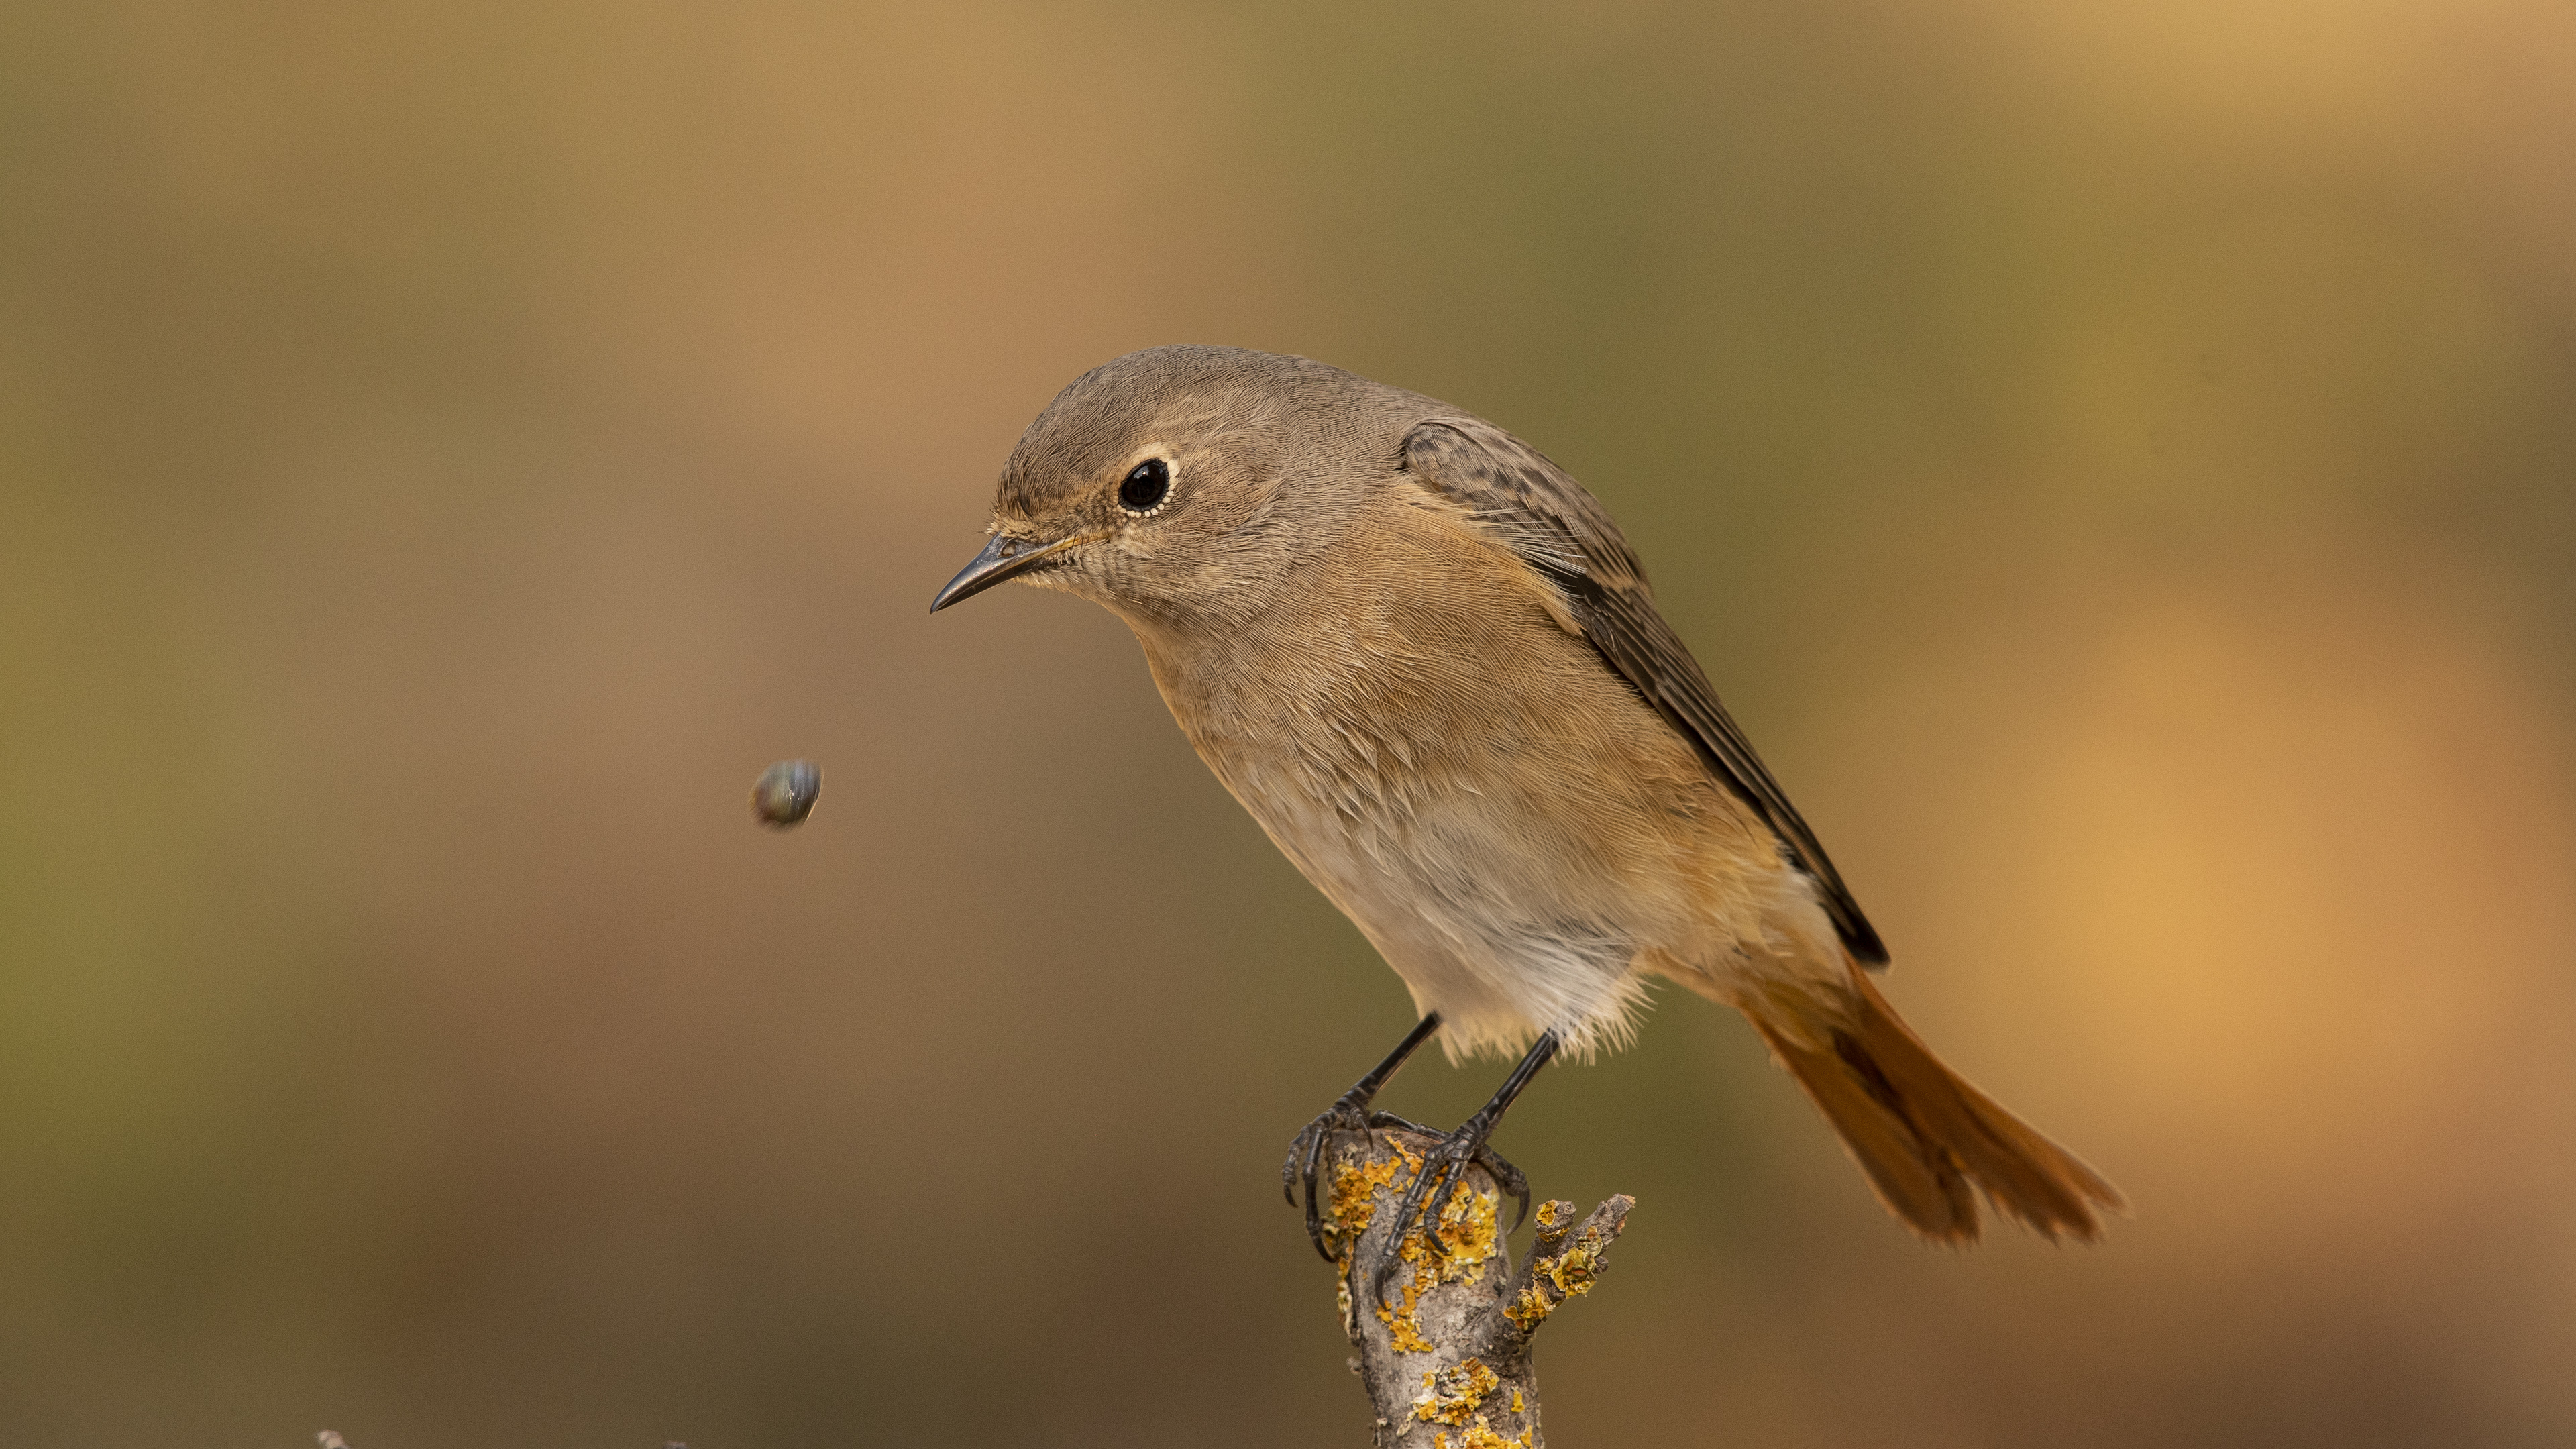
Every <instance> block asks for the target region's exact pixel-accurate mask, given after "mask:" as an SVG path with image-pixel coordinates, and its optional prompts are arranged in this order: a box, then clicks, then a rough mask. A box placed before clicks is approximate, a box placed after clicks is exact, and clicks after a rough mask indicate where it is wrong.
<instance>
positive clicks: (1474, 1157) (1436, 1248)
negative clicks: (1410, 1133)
mask: <svg viewBox="0 0 2576 1449" xmlns="http://www.w3.org/2000/svg"><path fill="white" fill-rule="evenodd" d="M1492 1131H1493V1125H1492V1124H1491V1123H1490V1122H1487V1121H1485V1120H1483V1119H1482V1114H1479V1115H1478V1116H1476V1117H1470V1118H1468V1119H1467V1122H1466V1125H1464V1126H1462V1127H1460V1128H1459V1129H1458V1130H1457V1131H1455V1132H1452V1133H1449V1134H1448V1135H1447V1136H1444V1137H1442V1138H1441V1139H1440V1143H1439V1145H1438V1146H1436V1147H1433V1148H1432V1149H1431V1150H1430V1151H1428V1152H1425V1153H1423V1154H1422V1167H1421V1170H1420V1171H1418V1172H1416V1173H1414V1175H1413V1181H1412V1183H1411V1184H1410V1185H1408V1186H1407V1187H1406V1188H1405V1190H1404V1197H1403V1199H1402V1200H1401V1201H1400V1202H1398V1203H1397V1204H1396V1207H1395V1217H1394V1218H1393V1220H1392V1227H1393V1230H1392V1231H1391V1232H1390V1233H1389V1234H1388V1236H1387V1239H1386V1256H1385V1257H1383V1258H1380V1259H1379V1260H1378V1265H1377V1268H1376V1270H1375V1272H1374V1273H1373V1274H1372V1275H1371V1277H1370V1279H1369V1294H1370V1296H1371V1297H1373V1298H1375V1299H1376V1300H1377V1301H1378V1302H1380V1303H1383V1302H1385V1301H1386V1280H1387V1279H1388V1277H1390V1276H1391V1275H1392V1274H1393V1273H1394V1272H1395V1263H1396V1257H1397V1249H1398V1248H1400V1247H1401V1246H1402V1245H1403V1242H1404V1237H1405V1234H1407V1233H1410V1232H1413V1231H1415V1230H1416V1229H1417V1228H1419V1230H1420V1231H1421V1233H1422V1247H1423V1251H1425V1252H1426V1253H1429V1254H1431V1255H1433V1256H1435V1257H1446V1256H1447V1255H1448V1252H1449V1249H1448V1247H1447V1246H1446V1245H1445V1244H1443V1243H1442V1242H1441V1241H1440V1234H1439V1233H1438V1232H1437V1231H1435V1230H1434V1229H1433V1228H1432V1226H1431V1224H1432V1223H1434V1222H1436V1221H1437V1220H1438V1217H1439V1214H1440V1213H1442V1212H1444V1211H1446V1210H1447V1208H1448V1205H1449V1199H1450V1198H1451V1197H1454V1196H1455V1195H1456V1194H1457V1192H1458V1190H1459V1189H1461V1188H1463V1187H1465V1186H1466V1185H1467V1168H1468V1166H1469V1165H1470V1164H1474V1165H1477V1166H1481V1167H1483V1168H1484V1169H1485V1171H1487V1172H1489V1173H1491V1174H1493V1177H1494V1181H1495V1183H1496V1184H1497V1185H1498V1186H1500V1187H1502V1188H1503V1190H1504V1191H1506V1192H1509V1193H1511V1194H1512V1195H1513V1196H1514V1197H1516V1198H1518V1199H1519V1201H1520V1204H1521V1213H1522V1215H1523V1216H1527V1215H1528V1212H1529V1180H1528V1179H1527V1178H1526V1177H1524V1176H1522V1174H1521V1170H1520V1169H1519V1168H1517V1167H1514V1166H1512V1165H1511V1163H1509V1162H1507V1161H1505V1160H1504V1159H1503V1158H1502V1156H1501V1155H1500V1154H1498V1153H1496V1152H1494V1151H1492V1150H1491V1149H1489V1148H1487V1147H1486V1146H1485V1137H1486V1135H1487V1134H1489V1133H1490V1132H1492ZM1435 1191H1436V1192H1438V1193H1439V1194H1440V1196H1439V1197H1438V1198H1437V1199H1436V1201H1435V1199H1434V1197H1433V1193H1434V1192H1435ZM1512 1226H1513V1227H1514V1228H1515V1229H1517V1228H1518V1227H1519V1226H1520V1224H1519V1223H1518V1222H1517V1221H1516V1222H1514V1223H1513V1224H1512Z"/></svg>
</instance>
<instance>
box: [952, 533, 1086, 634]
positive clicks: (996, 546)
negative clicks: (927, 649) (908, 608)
mask: <svg viewBox="0 0 2576 1449" xmlns="http://www.w3.org/2000/svg"><path fill="white" fill-rule="evenodd" d="M1086 542H1089V535H1083V534H1077V535H1075V536H1074V537H1072V538H1063V539H1058V540H1056V541H1055V542H1054V543H1047V544H1037V543H1030V542H1028V541H1027V540H1025V539H1018V538H1012V537H1010V536H1008V535H1006V534H999V533H997V534H994V535H993V537H992V538H991V540H989V541H988V542H986V543H985V545H984V551H983V552H982V553H979V554H977V555H975V561H974V562H973V563H970V564H968V565H966V567H964V568H962V569H960V570H958V571H957V577H955V578H953V579H950V580H949V581H948V587H946V588H944V589H941V590H940V591H939V594H938V597H936V598H934V599H932V600H931V601H930V612H932V613H934V614H936V613H938V612H939V611H940V610H942V609H945V608H947V607H948V606H949V605H951V604H953V603H956V602H957V601H958V600H960V599H965V598H971V597H973V596H974V595H976V594H980V593H982V592H984V591H985V590H986V589H989V588H991V587H992V586H993V585H995V584H998V583H1000V582H1002V581H1003V580H1005V579H1013V578H1017V577H1019V576H1020V575H1021V574H1024V573H1027V572H1028V571H1029V570H1031V569H1033V568H1036V567H1037V566H1038V565H1039V564H1040V563H1041V562H1043V561H1045V560H1047V559H1050V558H1053V557H1054V556H1055V555H1056V554H1058V553H1060V552H1062V551H1064V550H1065V549H1068V548H1071V547H1073V546H1074V545H1075V544H1077V543H1086Z"/></svg>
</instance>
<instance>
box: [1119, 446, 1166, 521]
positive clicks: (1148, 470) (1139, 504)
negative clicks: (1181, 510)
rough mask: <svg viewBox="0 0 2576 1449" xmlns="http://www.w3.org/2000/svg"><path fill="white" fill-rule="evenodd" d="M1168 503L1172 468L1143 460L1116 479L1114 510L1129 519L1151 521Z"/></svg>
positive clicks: (1151, 459) (1160, 463)
mask: <svg viewBox="0 0 2576 1449" xmlns="http://www.w3.org/2000/svg"><path fill="white" fill-rule="evenodd" d="M1171 501H1172V465H1171V464H1170V463H1168V462H1166V461H1164V460H1163V459H1161V458H1147V459H1145V460H1144V461H1143V462H1141V463H1138V464H1137V465H1136V466H1135V467H1133V468H1130V469H1128V470H1127V476H1126V477H1124V478H1121V479H1119V480H1118V508H1119V511H1120V512H1123V513H1125V514H1126V515H1127V516H1128V517H1129V518H1151V517H1153V516H1154V515H1155V514H1157V513H1160V512H1162V511H1163V509H1164V508H1165V507H1166V506H1167V505H1169V504H1170V503H1171Z"/></svg>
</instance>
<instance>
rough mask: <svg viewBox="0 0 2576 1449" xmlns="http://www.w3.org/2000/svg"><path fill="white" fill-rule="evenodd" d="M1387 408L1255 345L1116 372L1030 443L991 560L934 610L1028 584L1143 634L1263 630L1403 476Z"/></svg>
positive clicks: (1177, 351) (975, 566) (1335, 372)
mask: <svg viewBox="0 0 2576 1449" xmlns="http://www.w3.org/2000/svg"><path fill="white" fill-rule="evenodd" d="M1381 394H1384V395H1388V396H1394V395H1396V394H1394V392H1393V390H1392V389H1387V388H1381V387H1379V386H1378V385H1377V384H1375V383H1371V382H1369V381H1367V380H1366V379H1364V378H1360V377H1356V376H1354V375H1352V374H1350V373H1346V372H1343V371H1341V370H1340V369H1338V368H1333V367H1328V366H1325V365H1324V364H1322V363H1319V362H1313V361H1309V360H1308V359H1306V358H1302V357H1284V356H1280V355H1277V354H1274V353H1267V352H1251V351H1246V350H1243V349H1240V348H1230V347H1156V348H1151V349H1148V350H1146V351H1143V352H1131V353H1129V354H1128V355H1126V356H1125V357H1121V358H1119V359H1117V360H1116V361H1113V362H1109V363H1104V364H1103V365H1101V366H1099V367H1096V368H1094V369H1092V370H1091V371H1090V372H1087V373H1085V374H1083V375H1082V376H1081V377H1080V378H1077V379H1076V380H1075V381H1074V382H1073V384H1072V385H1071V386H1069V387H1067V388H1066V389H1065V390H1064V391H1063V392H1061V393H1059V394H1057V395H1056V399H1055V401H1054V402H1052V403H1050V404H1048V406H1047V409H1046V411H1044V412H1042V413H1040V414H1038V417H1037V421H1035V422H1033V423H1031V424H1029V427H1028V431H1027V432H1026V433H1024V434H1022V435H1021V437H1020V443H1019V446H1018V447H1017V448H1015V449H1013V450H1012V452H1011V460H1010V463H1009V464H1008V465H1007V466H1005V467H1004V468H1003V470H1002V481H1001V486H1000V489H999V491H998V494H997V496H996V498H995V499H994V503H993V522H992V528H991V536H990V538H989V539H988V540H987V541H986V543H985V545H984V551H983V552H982V553H979V554H977V555H976V556H975V559H974V561H973V562H972V563H969V564H968V565H966V567H965V569H964V570H963V571H962V572H960V573H959V574H958V575H957V577H956V578H954V579H952V580H950V581H949V583H948V586H947V587H946V588H943V589H941V590H940V591H939V594H938V596H937V597H936V598H934V599H932V600H931V604H930V607H931V609H932V611H933V612H936V611H938V610H940V609H944V608H946V607H948V606H949V605H950V604H954V603H956V602H958V601H959V600H961V599H965V598H967V597H969V596H971V595H974V594H977V593H980V592H982V591H983V590H985V589H987V588H990V587H991V586H993V585H995V584H998V583H1001V582H1003V581H1004V580H1006V579H1020V580H1023V581H1025V582H1028V583H1033V584H1036V585H1038V586H1040V587H1041V588H1051V589H1061V590H1063V591H1065V592H1066V593H1070V594H1078V595H1081V596H1082V597H1084V598H1088V599H1091V600H1093V601H1095V602H1097V603H1100V604H1103V605H1105V606H1107V607H1108V608H1109V609H1110V610H1112V611H1113V612H1115V613H1117V614H1119V615H1120V616H1121V617H1123V618H1125V619H1127V620H1128V621H1129V622H1130V623H1131V624H1135V625H1136V626H1138V627H1139V628H1158V629H1189V628H1194V627H1195V628H1210V627H1214V628H1222V627H1225V626H1227V625H1228V624H1232V623H1240V622H1241V621H1243V620H1246V619H1249V618H1252V617H1254V616H1256V615H1258V614H1259V613H1260V612H1261V611H1262V610H1263V609H1265V608H1267V607H1268V606H1269V605H1270V603H1271V601H1272V600H1273V598H1274V597H1275V596H1276V594H1277V592H1278V590H1279V588H1280V587H1281V585H1282V583H1283V581H1285V579H1286V578H1287V577H1288V575H1289V574H1290V573H1291V572H1292V571H1293V570H1294V569H1295V567H1296V565H1297V563H1298V562H1299V561H1300V560H1301V559H1303V558H1305V557H1307V556H1310V555H1311V554H1312V553H1313V552H1314V551H1315V550H1317V549H1319V548H1321V547H1323V546H1325V545H1327V544H1328V543H1329V542H1330V540H1331V539H1332V538H1333V537H1334V536H1335V535H1336V534H1337V533H1338V532H1339V529H1340V527H1341V526H1342V524H1343V523H1344V522H1345V521H1347V519H1348V518H1349V517H1350V515H1351V513H1352V512H1353V511H1354V508H1355V506H1356V501H1357V500H1356V498H1355V497H1354V496H1353V489H1355V488H1357V487H1361V486H1365V485H1366V483H1367V482H1373V481H1374V480H1375V479H1377V478H1378V477H1379V476H1380V475H1381V474H1383V473H1386V472H1389V471H1391V470H1392V469H1393V467H1394V466H1395V461H1396V460H1395V452H1396V448H1397V439H1398V437H1399V436H1400V431H1399V430H1395V429H1392V428H1390V427H1389V426H1387V425H1385V424H1383V423H1380V422H1379V419H1378V414H1381V413H1384V412H1386V410H1387V409H1386V405H1385V403H1384V402H1383V401H1382V400H1381V398H1380V395H1381ZM1378 434H1385V436H1383V437H1379V436H1376V435H1378ZM1380 454H1382V455H1383V457H1378V456H1376V455H1380Z"/></svg>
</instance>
